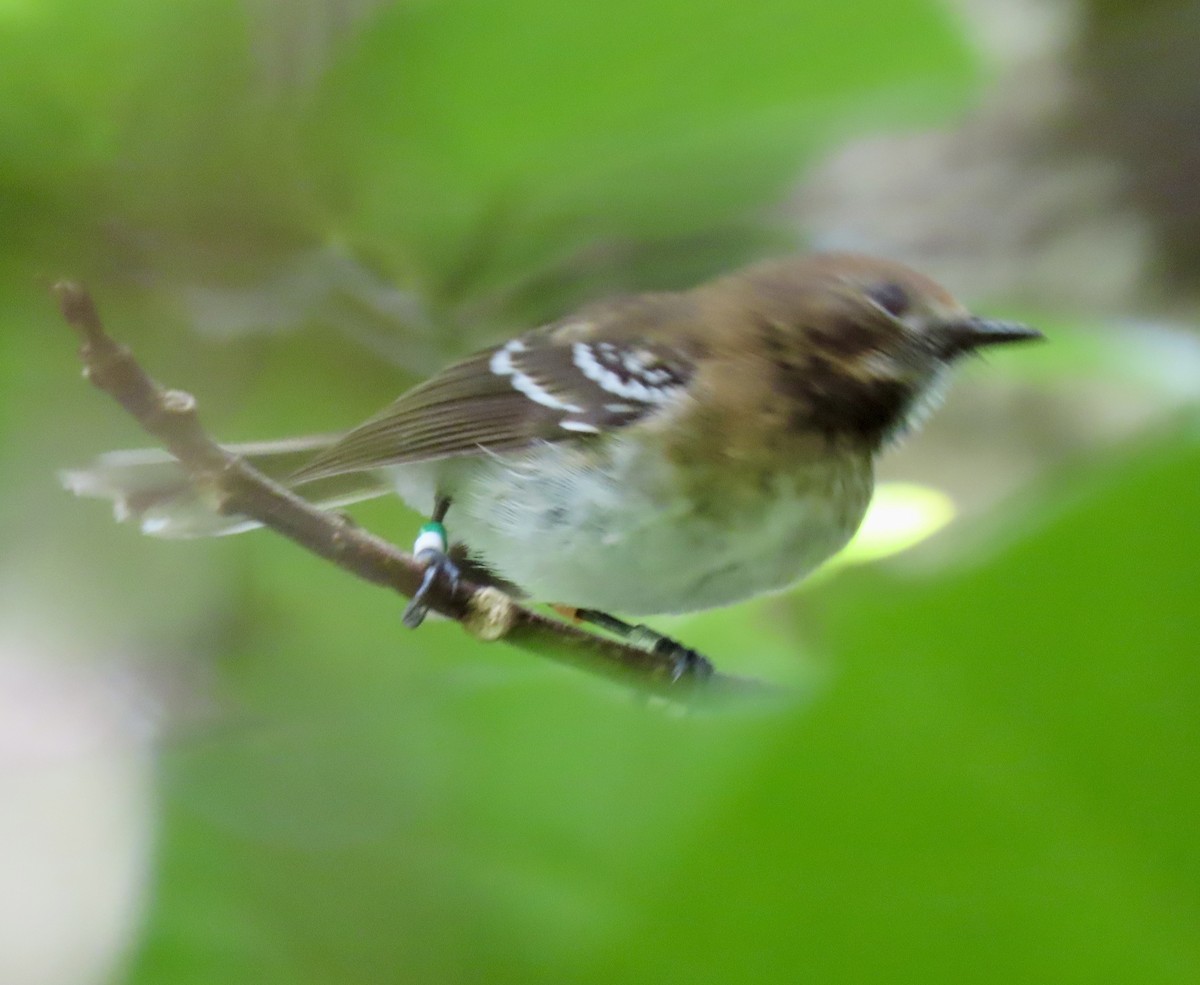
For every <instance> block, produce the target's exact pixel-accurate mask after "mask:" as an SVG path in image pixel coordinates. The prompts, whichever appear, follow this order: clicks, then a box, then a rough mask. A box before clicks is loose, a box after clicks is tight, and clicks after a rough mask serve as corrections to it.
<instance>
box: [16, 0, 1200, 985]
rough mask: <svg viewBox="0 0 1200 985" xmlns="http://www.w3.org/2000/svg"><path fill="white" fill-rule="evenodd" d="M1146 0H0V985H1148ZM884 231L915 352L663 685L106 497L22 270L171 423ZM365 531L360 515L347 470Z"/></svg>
mask: <svg viewBox="0 0 1200 985" xmlns="http://www.w3.org/2000/svg"><path fill="white" fill-rule="evenodd" d="M1197 37H1200V3H1196V2H1185V0H1139V2H1137V3H1134V2H1132V0H856V2H854V3H847V4H831V3H820V2H817V0H748V2H743V3H720V2H708V0H608V2H607V3H605V4H583V3H562V2H560V0H502V2H500V0H407V2H405V0H396V2H386V0H176V2H173V3H161V2H158V0H108V2H106V3H102V4H85V3H80V2H78V0H0V873H2V875H0V981H2V982H4V983H6V985H7V983H13V985H59V983H62V985H74V983H92V982H115V983H131V985H148V983H155V985H164V983H166V985H175V983H181V985H192V983H195V985H200V983H212V982H220V983H223V985H224V983H231V985H232V983H254V985H274V983H288V985H324V983H330V985H333V983H339V985H340V983H379V982H404V983H408V982H412V983H425V985H428V983H443V982H448V983H449V982H472V983H474V982H508V981H512V982H542V981H546V982H556V983H557V982H566V981H570V982H597V983H600V982H604V983H613V982H626V981H628V982H648V981H650V982H688V983H693V982H710V981H711V982H741V981H747V982H789V983H792V982H804V981H819V982H823V983H832V982H855V983H858V982H864V981H896V980H914V981H922V982H926V983H934V982H954V983H961V982H964V981H965V982H993V981H994V982H1003V983H1006V985H1008V983H1012V982H1016V981H1042V982H1055V983H1060V985H1062V983H1071V982H1081V983H1082V982H1088V983H1094V982H1098V981H1110V982H1122V983H1127V982H1138V983H1157V982H1163V983H1166V982H1172V983H1174V982H1195V981H1197V980H1200V849H1198V847H1197V839H1196V831H1197V825H1198V822H1200V814H1198V812H1200V771H1198V770H1197V762H1198V760H1197V743H1198V741H1200V716H1198V715H1197V707H1196V706H1197V700H1198V699H1200V673H1198V664H1200V660H1198V657H1200V653H1198V650H1200V646H1198V643H1197V641H1198V640H1200V572H1198V570H1197V567H1198V565H1197V558H1200V522H1198V519H1197V516H1198V512H1197V511H1198V510H1200V440H1198V439H1200V426H1198V425H1200V413H1198V410H1197V407H1198V402H1200V336H1198V334H1197V328H1196V325H1197V321H1198V316H1200V295H1198V292H1197V288H1198V287H1200V180H1197V177H1198V175H1200V87H1197V85H1196V81H1195V50H1196V39H1197ZM810 248H853V249H859V250H864V251H868V252H873V253H879V254H884V255H888V256H892V257H895V258H897V259H900V260H903V261H906V262H908V263H911V264H912V265H914V266H916V267H918V268H920V269H922V270H924V271H926V272H927V273H929V274H931V275H932V276H934V277H935V278H937V279H939V280H942V281H943V282H944V283H946V284H947V285H948V286H949V287H950V288H951V289H952V290H953V291H955V292H956V293H957V294H959V295H960V296H961V297H963V298H964V300H966V301H967V302H968V303H969V304H971V305H972V306H973V307H974V308H975V309H976V310H981V311H984V312H986V313H988V314H991V315H996V316H1004V317H1013V318H1021V319H1024V320H1027V321H1029V322H1032V323H1034V324H1037V325H1039V326H1040V327H1042V328H1043V329H1044V331H1045V332H1046V334H1047V335H1048V336H1049V337H1050V339H1051V342H1050V343H1049V344H1046V345H1043V346H1040V347H1036V348H1027V349H1019V350H1017V349H1014V350H1013V351H1011V352H1008V351H1006V352H1003V353H1000V354H997V355H996V356H994V357H990V358H989V359H988V360H987V361H986V362H983V361H980V362H977V363H975V364H973V365H972V366H970V367H968V368H967V370H966V371H965V372H964V373H963V374H961V376H960V379H959V381H958V384H957V387H956V388H955V389H954V390H953V392H952V394H951V396H950V398H949V400H948V402H947V405H946V407H945V408H944V409H943V410H942V411H941V413H940V414H939V415H937V416H936V417H935V418H934V420H933V421H932V422H931V423H930V425H929V426H928V427H927V428H926V429H925V430H924V431H923V432H922V433H921V434H920V435H917V436H915V437H913V438H911V439H910V440H909V441H908V442H907V443H906V444H905V446H904V447H903V448H901V449H899V450H897V451H895V452H893V453H891V454H889V455H888V457H887V458H886V460H885V461H884V462H883V464H882V467H881V471H882V478H883V479H884V480H885V482H884V484H883V485H882V486H881V490H880V495H879V497H878V501H877V509H876V510H875V511H874V512H873V514H872V515H871V518H870V520H869V522H868V524H867V527H866V528H865V530H864V532H863V535H862V537H861V538H860V539H859V540H858V541H857V542H856V543H855V544H854V545H853V547H852V548H851V549H850V550H849V551H848V552H847V555H846V556H845V557H844V558H842V559H841V560H840V561H839V562H838V563H837V564H835V565H834V566H832V567H831V569H830V570H828V571H827V572H824V573H823V574H821V575H820V576H818V577H817V578H815V579H813V580H812V581H811V582H810V583H809V584H807V585H805V586H804V587H802V588H800V589H798V590H795V591H793V592H790V593H788V594H786V595H783V596H779V597H773V598H769V599H763V600H759V601H755V602H752V603H748V604H745V605H742V606H738V607H735V608H732V609H729V610H727V611H721V612H716V613H708V614H704V615H701V616H697V617H695V618H690V619H686V620H685V619H674V620H663V621H661V622H659V623H658V625H659V626H660V627H661V628H663V629H665V630H667V631H669V632H671V633H673V634H675V635H678V636H680V637H681V638H683V639H684V640H686V641H687V642H688V643H689V644H691V645H693V646H696V647H698V648H700V649H702V650H703V651H705V652H706V653H708V654H709V655H710V656H711V657H712V658H713V659H714V660H715V661H716V662H717V664H718V665H719V666H720V667H721V668H722V669H724V670H727V671H730V672H736V673H741V674H748V675H754V676H756V677H760V678H763V679H766V680H769V681H772V682H774V683H776V684H779V685H780V686H781V688H782V689H783V691H784V694H783V696H781V697H780V698H779V699H778V700H775V701H770V702H759V703H748V704H741V705H737V706H732V707H723V708H719V709H711V710H708V711H706V712H704V713H695V714H689V715H682V716H681V715H677V714H671V713H668V712H667V711H666V710H665V709H663V708H660V707H657V706H647V705H646V704H645V703H644V702H642V701H639V700H636V699H634V698H632V697H631V696H630V695H628V694H627V693H625V692H623V691H621V690H620V689H619V688H617V687H615V686H613V685H611V684H608V683H604V682H600V681H596V680H593V679H590V678H588V677H586V676H584V675H582V674H580V673H577V672H573V671H570V670H566V669H563V668H559V667H556V666H552V665H548V664H546V663H544V662H542V661H539V660H536V659H534V658H532V657H529V656H527V655H525V654H523V653H521V652H519V651H516V650H511V649H508V648H505V647H503V646H491V647H489V646H484V645H480V644H476V643H473V642H471V641H469V640H468V639H466V638H465V636H464V634H462V633H461V632H460V631H458V629H457V628H456V627H454V626H449V625H429V626H427V627H425V628H423V629H421V630H420V632H418V633H415V634H413V633H408V632H407V631H405V630H403V628H402V627H401V625H400V620H399V614H400V605H399V603H398V602H397V600H396V599H395V598H394V597H391V596H389V595H388V594H387V593H384V592H379V591H377V590H375V589H372V588H369V587H366V586H364V585H361V584H358V583H355V582H353V581H352V580H350V579H349V578H347V577H345V576H344V575H342V574H340V573H339V572H338V571H336V570H334V569H333V568H331V567H330V566H329V565H326V564H323V563H321V562H320V561H318V560H316V559H314V558H312V557H309V556H307V555H305V554H303V553H301V552H300V551H299V550H298V549H296V548H294V547H292V546H291V545H290V544H288V543H286V542H283V541H282V540H280V539H279V538H276V537H273V536H269V535H265V534H262V533H256V534H250V535H246V536H244V537H238V538H232V539H224V540H218V541H213V542H191V543H168V542H158V541H153V540H149V539H147V538H143V537H142V536H141V535H140V534H138V532H137V531H136V530H135V529H133V528H132V527H127V526H125V527H123V526H118V525H116V524H114V523H113V522H112V521H111V518H110V516H109V513H108V510H107V508H106V507H105V506H104V505H103V504H99V503H95V502H90V501H87V502H85V501H78V500H75V499H73V498H72V497H70V496H69V495H68V494H67V493H65V492H62V491H61V490H60V489H59V487H58V484H57V480H56V478H55V473H56V470H58V469H60V468H63V467H67V466H71V465H78V464H82V463H84V462H86V461H87V460H88V459H90V458H91V457H93V456H94V455H95V454H97V453H99V452H100V451H103V450H106V449H109V448H113V447H134V446H138V445H140V444H144V443H145V442H144V439H143V436H142V435H141V434H140V433H139V432H138V431H137V429H136V427H135V426H134V425H133V423H132V422H131V421H130V420H129V419H128V418H126V417H125V416H124V415H123V414H122V412H120V410H119V409H118V408H117V407H116V406H115V405H113V404H112V403H111V402H110V401H108V400H107V399H106V398H104V397H103V396H102V395H100V394H97V393H96V392H94V391H93V390H91V389H90V388H89V387H88V386H86V385H85V384H84V383H83V382H81V380H80V379H79V370H78V364H77V361H76V360H75V357H74V354H73V345H74V343H73V340H72V337H71V336H70V334H69V333H68V332H67V331H66V330H65V329H64V328H63V327H62V326H61V325H60V323H59V321H58V319H57V316H56V313H55V311H54V308H53V305H52V303H51V301H50V300H49V298H48V287H49V285H50V284H51V283H53V282H54V281H55V280H56V279H58V278H59V277H62V276H65V275H66V276H72V277H77V278H80V279H82V280H84V281H86V282H87V283H88V284H89V285H90V286H91V288H92V289H93V291H94V292H95V294H96V296H97V298H98V300H99V302H100V304H101V306H102V310H103V312H104V314H105V316H106V318H107V321H108V324H109V327H110V330H112V332H113V333H114V334H115V335H117V336H118V337H120V338H121V339H123V340H124V341H126V342H128V343H130V344H131V345H132V346H133V347H134V349H135V351H136V352H137V353H138V354H139V356H140V357H141V359H142V361H143V362H144V364H145V365H146V366H147V367H148V368H149V369H150V370H151V371H152V372H153V373H154V374H155V375H156V376H157V377H158V378H159V379H160V380H162V381H164V382H165V383H167V384H168V385H171V386H176V387H182V388H185V389H188V390H190V391H192V392H194V393H195V394H196V395H197V396H198V398H199V400H200V404H201V409H202V413H203V417H204V420H205V422H206V423H207V425H208V426H209V428H210V429H211V430H212V431H213V433H214V434H216V435H217V436H219V437H220V438H222V439H227V440H231V441H232V440H248V439H257V438H267V437H278V436H284V435H290V434H299V433H305V432H310V431H328V430H333V429H337V428H341V427H345V426H349V425H351V424H354V423H356V422H358V421H359V420H361V419H362V418H363V417H365V416H366V415H368V414H370V413H372V412H373V411H374V410H376V409H377V408H378V407H379V406H381V405H383V404H384V403H386V402H387V401H389V400H390V399H392V398H393V397H394V396H395V395H396V394H398V393H399V392H400V391H401V390H402V389H404V388H405V387H407V386H409V385H410V384H412V383H413V382H414V381H416V380H418V379H420V378H422V377H423V376H424V375H425V374H428V373H429V372H431V371H432V370H434V369H436V368H438V367H440V366H441V365H443V364H444V363H445V362H447V361H448V360H450V359H452V358H454V357H456V356H458V355H461V354H463V353H465V352H467V351H469V350H471V349H473V348H476V347H478V346H481V345H484V344H487V343H489V342H491V341H493V340H496V339H499V338H502V337H504V336H505V335H506V334H508V333H510V332H514V331H517V330H519V329H522V328H526V327H530V326H532V325H535V324H537V323H539V322H540V321H542V320H544V319H548V318H551V317H554V316H556V315H559V314H562V313H563V312H565V311H566V310H569V308H570V307H571V306H573V305H575V304H577V303H579V302H581V301H583V300H585V299H590V298H593V297H596V296H598V295H602V294H606V293H612V292H619V291H625V290H630V289H640V288H648V287H654V288H670V287H684V286H688V285H691V284H693V283H695V282H696V281H698V280H700V279H703V278H706V277H708V276H710V275H713V274H715V273H717V272H719V271H724V270H726V269H728V268H731V267H733V266H735V265H737V264H740V263H742V262H745V261H748V260H750V259H754V258H758V257H762V256H767V255H772V254H778V253H783V252H787V251H791V250H796V249H810ZM356 517H357V518H358V519H359V520H360V521H361V522H362V523H363V524H365V525H367V526H369V527H370V528H372V529H373V530H375V531H377V532H379V533H381V534H382V535H384V536H386V537H389V538H390V539H393V540H395V541H396V542H398V543H400V544H402V545H403V544H407V543H409V542H410V539H411V537H412V533H413V530H414V524H415V523H416V522H417V520H416V518H415V517H413V516H412V515H411V514H408V513H407V512H405V510H404V509H403V508H402V507H401V506H400V505H399V504H398V503H395V502H383V503H372V504H369V505H368V506H366V507H365V508H363V509H362V510H359V511H357V512H356Z"/></svg>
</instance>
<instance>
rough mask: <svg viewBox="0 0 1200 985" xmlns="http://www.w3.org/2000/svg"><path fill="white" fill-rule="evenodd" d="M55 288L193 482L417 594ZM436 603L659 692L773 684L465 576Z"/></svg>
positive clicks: (411, 583)
mask: <svg viewBox="0 0 1200 985" xmlns="http://www.w3.org/2000/svg"><path fill="white" fill-rule="evenodd" d="M54 293H55V295H56V297H57V299H58V303H59V308H60V310H61V311H62V314H63V317H64V318H65V319H66V321H67V323H68V324H69V325H70V326H71V327H72V328H73V329H75V331H76V332H77V333H78V334H79V336H80V338H81V339H82V340H83V344H82V346H81V347H80V350H79V358H80V361H81V362H82V363H83V374H84V377H85V378H86V379H88V380H90V381H91V382H92V384H94V385H95V386H96V387H98V388H99V389H101V390H103V391H104V392H105V393H107V394H108V395H109V396H111V397H112V398H113V399H114V400H116V401H117V402H118V403H119V404H120V405H121V406H122V407H124V408H125V410H126V411H127V412H128V413H129V414H130V415H131V416H132V417H133V418H134V420H136V421H137V422H138V424H140V425H141V426H142V428H143V429H144V430H145V431H146V432H147V433H149V434H151V435H153V436H154V437H155V438H156V439H157V440H158V441H159V442H160V443H161V444H162V445H163V446H164V447H165V448H166V449H167V450H168V451H169V452H170V453H171V454H172V455H174V456H175V458H176V459H178V461H179V463H180V465H181V466H182V467H183V469H184V471H185V472H186V474H187V476H188V478H189V479H190V480H191V482H192V483H193V485H195V486H196V487H197V489H198V490H199V491H201V492H202V493H203V494H204V495H205V496H206V498H207V499H209V500H210V501H211V502H213V503H214V504H215V506H216V508H217V509H218V510H219V511H220V512H221V513H223V514H228V515H234V514H236V515H240V516H247V517H250V518H251V519H253V520H257V521H258V522H259V523H261V524H263V526H266V527H270V528H271V529H272V530H274V531H275V532H276V533H278V534H281V535H282V536H284V537H286V538H288V540H291V541H292V542H294V543H296V544H299V545H300V546H301V547H303V548H305V549H306V550H308V551H311V552H312V553H314V554H317V555H319V556H320V557H323V558H325V559H326V560H327V561H331V562H333V563H334V564H336V565H337V566H338V567H340V568H342V569H343V570H344V571H348V572H349V573H350V574H353V575H356V576H357V577H359V578H362V579H363V580H364V581H369V582H372V583H373V584H376V585H380V586H382V587H384V588H390V589H392V590H393V591H395V592H397V593H398V594H400V595H402V596H404V597H405V598H411V597H412V594H413V593H414V592H415V591H416V590H417V587H418V585H419V584H420V583H421V577H422V574H423V572H424V569H423V567H422V566H421V565H420V564H419V563H418V562H417V561H416V560H415V559H414V558H413V557H412V555H410V554H408V553H406V552H404V551H401V550H400V549H398V548H397V547H395V546H394V545H392V544H389V543H388V542H387V541H385V540H382V539H381V538H379V537H376V536H375V535H374V534H371V533H368V532H366V531H364V530H362V529H361V528H359V527H356V526H354V525H353V524H352V523H350V522H348V521H347V520H346V519H344V518H343V517H341V516H340V515H338V514H336V513H327V512H323V511H321V510H319V509H317V508H316V507H314V506H312V505H311V504H310V503H309V502H308V501H307V500H305V499H303V498H301V497H300V496H297V495H296V494H295V493H292V492H290V491H289V490H288V489H285V488H284V487H283V486H281V485H279V484H278V483H275V482H272V481H271V480H270V479H268V478H267V477H266V476H264V475H263V474H262V473H260V472H259V471H258V470H256V469H254V468H252V467H251V466H250V465H248V464H247V463H246V462H245V461H244V460H243V459H241V458H240V457H238V456H237V455H235V454H233V453H232V452H230V451H227V450H226V449H225V448H223V447H221V445H219V444H217V442H216V441H214V440H213V439H212V438H211V437H210V436H209V435H208V433H207V432H206V431H205V430H204V428H203V426H202V425H201V424H200V419H199V417H198V415H197V413H196V401H195V399H194V398H193V397H192V396H191V395H190V394H188V393H184V392H183V391H181V390H167V389H164V388H163V387H162V386H160V385H159V384H158V383H157V382H155V381H154V380H153V379H152V378H151V377H150V376H149V375H147V373H146V372H145V370H143V369H142V367H141V366H140V365H139V364H138V362H137V360H136V359H135V358H134V356H133V353H132V352H130V350H129V349H128V348H127V347H125V346H124V345H121V344H120V343H118V342H117V341H115V340H114V339H113V338H112V337H111V336H110V335H109V334H108V333H107V332H106V331H105V329H104V325H103V323H102V322H101V320H100V316H99V314H98V313H97V311H96V306H95V303H94V302H93V300H92V297H91V295H90V294H89V293H88V291H87V290H86V289H85V288H84V287H82V286H81V285H79V284H75V283H71V282H67V281H64V282H61V283H59V284H57V285H55V287H54ZM429 603H430V608H431V609H432V610H433V611H435V612H438V613H440V614H441V615H443V616H446V617H447V618H450V619H454V620H456V621H457V622H459V623H461V624H462V626H463V627H464V628H465V629H466V630H467V631H468V632H469V633H471V634H472V635H473V636H474V637H476V638H477V639H479V640H484V641H493V640H503V641H504V642H506V643H509V644H511V645H513V646H516V647H519V648H520V649H522V650H525V651H526V652H528V653H533V654H537V655H538V656H542V657H547V658H549V659H551V660H555V661H558V662H559V663H565V664H570V665H571V666H574V667H578V668H581V669H583V670H587V671H589V672H592V673H595V674H599V675H602V676H605V677H610V678H617V679H619V680H622V681H625V682H626V683H632V684H634V685H635V686H636V687H638V688H639V689H641V690H644V691H647V692H650V693H653V694H660V695H667V694H669V695H670V696H672V697H683V696H685V695H686V696H694V695H696V694H697V693H699V692H701V691H703V692H705V693H706V694H707V693H726V692H741V693H752V692H755V691H759V692H762V691H765V687H764V685H761V684H759V683H758V682H756V681H753V680H748V679H745V678H738V677H732V676H729V675H725V674H719V673H713V674H710V675H707V676H701V675H699V674H692V673H688V674H684V675H683V676H682V677H680V678H679V679H677V680H676V679H674V676H673V675H674V674H675V673H676V670H677V665H676V663H675V661H674V660H672V659H671V658H670V657H669V656H665V655H663V654H659V653H653V652H650V651H648V650H643V649H640V648H638V647H635V646H632V645H630V644H628V643H624V642H620V641H617V640H612V639H607V638H605V637H602V636H597V635H595V634H593V633H590V632H586V631H584V630H582V629H580V628H578V627H576V626H573V625H570V624H568V623H564V622H560V621H558V620H555V619H551V618H548V617H546V616H544V615H541V614H540V613H537V612H534V611H533V610H531V609H529V608H527V607H526V606H524V605H521V604H520V603H518V602H516V601H515V600H513V599H512V598H511V597H509V596H508V595H506V594H504V593H503V592H501V591H499V590H498V589H496V588H493V587H491V586H484V585H477V584H474V583H472V582H469V581H463V582H460V584H459V587H458V590H457V591H453V592H451V591H448V590H447V589H446V588H445V586H443V585H441V584H438V585H436V586H435V590H434V592H433V593H431V595H430V597H429Z"/></svg>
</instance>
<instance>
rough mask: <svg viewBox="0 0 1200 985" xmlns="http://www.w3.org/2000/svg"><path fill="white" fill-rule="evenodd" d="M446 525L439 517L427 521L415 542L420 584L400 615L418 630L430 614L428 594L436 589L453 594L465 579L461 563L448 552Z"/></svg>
mask: <svg viewBox="0 0 1200 985" xmlns="http://www.w3.org/2000/svg"><path fill="white" fill-rule="evenodd" d="M447 550H448V547H447V542H446V528H445V527H443V526H442V525H441V523H440V522H439V521H437V520H434V521H431V522H430V523H427V524H425V525H424V526H423V527H422V528H421V531H420V533H419V534H418V535H417V540H416V543H414V544H413V557H415V558H416V559H417V561H418V563H420V564H421V565H422V566H423V568H424V572H423V573H422V575H421V584H420V585H418V586H417V590H416V591H415V592H413V596H412V598H411V599H409V602H408V605H406V606H405V607H404V615H403V616H402V617H401V620H402V621H403V623H404V625H405V626H407V627H408V628H409V629H416V628H417V627H418V626H420V625H421V623H423V622H424V621H425V617H426V616H427V615H428V614H429V596H430V595H431V594H432V593H433V591H434V590H435V588H441V589H443V590H444V591H446V592H448V593H449V594H451V595H453V594H454V593H455V592H457V591H458V583H459V581H460V580H461V578H462V575H461V573H460V572H459V569H458V565H457V564H456V563H455V562H454V560H453V559H452V558H451V557H450V555H449V554H448V553H447Z"/></svg>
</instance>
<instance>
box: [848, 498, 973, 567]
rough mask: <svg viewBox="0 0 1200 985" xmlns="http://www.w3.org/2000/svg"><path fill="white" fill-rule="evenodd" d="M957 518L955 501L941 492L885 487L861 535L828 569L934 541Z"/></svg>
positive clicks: (896, 552) (872, 503)
mask: <svg viewBox="0 0 1200 985" xmlns="http://www.w3.org/2000/svg"><path fill="white" fill-rule="evenodd" d="M954 514H955V509H954V501H953V500H952V499H951V498H950V497H949V496H947V495H946V494H945V493H944V492H942V491H941V490H940V489H934V488H932V487H930V486H921V485H917V484H915V483H910V482H885V483H882V484H881V485H879V486H878V487H877V488H876V490H875V497H874V499H872V501H871V507H870V509H868V510H867V515H866V518H865V519H864V520H863V523H862V526H861V527H859V530H858V533H857V534H856V535H855V536H854V539H853V540H852V541H850V543H849V545H847V547H846V549H845V550H843V551H842V552H841V553H840V554H838V555H837V556H836V557H834V558H833V559H831V560H830V562H829V563H828V564H827V565H826V567H827V568H830V567H835V566H837V565H842V564H863V563H865V562H867V561H877V560H879V559H880V558H885V557H890V556H891V555H893V554H899V553H900V552H901V551H906V550H908V549H909V548H910V547H913V546H915V545H916V544H919V543H920V542H921V541H923V540H925V539H926V538H928V537H932V536H933V535H934V534H935V533H937V532H938V531H939V530H941V529H942V528H943V527H944V526H946V524H948V523H949V522H950V521H951V520H953V519H954Z"/></svg>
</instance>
